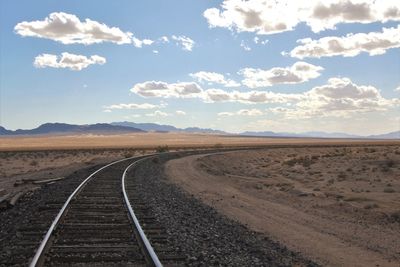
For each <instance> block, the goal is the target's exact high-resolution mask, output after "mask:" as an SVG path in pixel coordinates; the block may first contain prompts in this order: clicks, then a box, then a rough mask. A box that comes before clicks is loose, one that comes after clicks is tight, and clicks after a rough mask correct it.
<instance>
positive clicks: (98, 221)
mask: <svg viewBox="0 0 400 267" xmlns="http://www.w3.org/2000/svg"><path fill="white" fill-rule="evenodd" d="M150 157H154V155H149V156H142V157H133V158H127V159H122V160H118V161H114V162H112V163H110V164H107V165H105V166H103V167H101V168H100V169H98V170H96V171H95V172H93V173H92V174H91V175H89V176H88V177H87V178H86V179H85V180H84V181H83V182H82V183H81V184H79V186H78V187H77V188H76V189H75V191H74V192H73V193H72V194H71V195H70V196H69V197H68V199H67V200H66V202H65V203H64V205H63V207H62V208H61V210H60V211H59V212H58V214H57V216H56V217H55V219H54V221H53V223H52V224H51V226H50V228H49V229H48V230H47V232H46V235H45V236H44V238H43V240H42V242H41V243H40V245H39V247H38V249H37V251H36V253H35V255H34V257H33V258H32V261H31V263H30V265H29V266H31V267H35V266H157V267H158V266H163V264H162V263H161V261H163V260H164V259H165V260H166V262H167V264H166V265H180V264H179V261H184V258H183V257H180V256H179V255H174V254H173V249H171V248H165V247H163V244H165V242H164V237H163V231H162V227H159V226H157V227H153V226H152V225H154V222H153V221H154V218H152V217H151V215H148V214H147V213H146V207H144V205H142V206H141V207H138V208H137V212H138V214H139V216H138V215H137V214H136V213H135V212H136V210H135V207H132V205H131V203H130V197H132V196H128V193H127V190H126V187H125V184H126V182H127V181H126V176H127V173H128V171H129V170H130V169H131V168H132V167H134V166H135V165H136V164H138V163H139V162H141V161H143V160H145V159H148V158H150ZM141 220H143V222H144V225H146V229H145V231H144V230H143V229H142V227H141V224H140V221H141ZM146 231H147V233H149V234H150V238H149V239H150V240H149V239H148V238H147V236H146V234H145V232H146ZM153 241H154V242H153ZM158 241H159V242H158ZM151 243H155V245H156V246H157V250H159V251H161V252H163V253H162V258H160V259H159V257H158V256H157V254H156V252H155V250H154V249H153V247H152V244H151ZM160 260H161V261H160Z"/></svg>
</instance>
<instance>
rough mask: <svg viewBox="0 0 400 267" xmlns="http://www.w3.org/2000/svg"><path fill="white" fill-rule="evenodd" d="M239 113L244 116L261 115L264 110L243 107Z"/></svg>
mask: <svg viewBox="0 0 400 267" xmlns="http://www.w3.org/2000/svg"><path fill="white" fill-rule="evenodd" d="M237 114H238V115H242V116H260V115H262V114H263V113H262V111H261V110H259V109H255V108H253V109H241V110H239V111H238V112H237Z"/></svg>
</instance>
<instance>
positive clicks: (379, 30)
mask: <svg viewBox="0 0 400 267" xmlns="http://www.w3.org/2000/svg"><path fill="white" fill-rule="evenodd" d="M376 2H378V3H375V2H374V1H366V0H365V1H361V0H331V1H324V2H323V3H321V2H319V1H306V2H304V3H302V1H298V2H296V3H298V5H300V6H295V5H294V4H293V5H292V4H291V5H290V7H289V8H288V7H285V6H284V4H285V1H277V3H276V4H273V5H272V6H271V5H269V6H267V4H266V3H267V2H266V1H259V0H252V1H249V2H243V1H236V0H227V1H225V2H223V1H57V2H55V1H35V2H34V1H18V0H14V1H1V2H0V10H1V11H0V12H1V14H0V27H1V32H0V52H1V54H0V56H1V57H0V78H1V80H0V96H1V97H0V125H2V126H4V127H6V128H10V129H16V128H32V127H36V126H38V125H40V124H42V123H45V122H66V123H76V124H85V123H96V122H112V121H124V120H128V121H135V122H158V123H164V124H172V125H175V126H178V127H189V126H199V127H212V128H217V129H222V130H227V131H232V132H240V131H245V130H253V131H268V130H272V131H288V132H303V131H329V132H335V131H341V132H348V133H356V134H376V133H383V132H389V131H396V130H399V127H400V120H399V117H400V115H399V114H400V113H399V106H400V102H399V94H400V54H399V47H400V27H399V26H398V25H399V21H400V4H398V3H396V1H390V0H387V1H376ZM270 3H271V2H270ZM291 3H293V2H291ZM350 7H353V8H350ZM238 10H240V12H238ZM349 10H352V12H354V13H351V12H350V11H349ZM282 12H284V13H282ZM349 12H350V13H349ZM51 14H53V15H51ZM282 14H285V15H282ZM274 16H277V17H276V18H274ZM46 18H47V20H46ZM57 19H59V20H60V21H63V20H64V22H65V23H67V22H69V24H68V23H67V24H65V25H60V24H56V20H57ZM86 19H90V22H87V21H85V20H86ZM74 23H75V24H74ZM93 25H103V27H102V28H101V30H102V31H104V32H98V31H97V32H95V33H93V32H91V34H87V33H88V31H89V30H88V29H89V28H90V27H92V26H93ZM282 25H283V26H282ZM121 38H122V39H121ZM162 38H164V39H162ZM305 38H310V39H308V40H305V41H303V42H300V41H299V40H301V39H305ZM121 40H123V41H121ZM135 40H136V41H135ZM166 40H168V41H166ZM135 42H136V43H135ZM137 42H139V43H141V44H139V45H138V44H137ZM146 43H147V44H146ZM150 43H151V44H150ZM333 44H337V45H338V46H333ZM185 45H186V46H185ZM140 46H141V47H140ZM63 53H64V54H63ZM92 56H94V57H92ZM396 89H397V90H396Z"/></svg>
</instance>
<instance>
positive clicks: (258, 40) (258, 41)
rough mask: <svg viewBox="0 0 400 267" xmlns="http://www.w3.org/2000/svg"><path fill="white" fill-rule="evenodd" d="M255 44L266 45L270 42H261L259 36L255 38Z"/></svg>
mask: <svg viewBox="0 0 400 267" xmlns="http://www.w3.org/2000/svg"><path fill="white" fill-rule="evenodd" d="M253 41H254V43H255V44H261V45H266V44H267V43H268V42H269V41H268V40H261V39H260V38H259V37H258V36H255V37H254V39H253Z"/></svg>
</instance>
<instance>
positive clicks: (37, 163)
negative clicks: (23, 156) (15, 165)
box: [29, 160, 39, 166]
mask: <svg viewBox="0 0 400 267" xmlns="http://www.w3.org/2000/svg"><path fill="white" fill-rule="evenodd" d="M29 165H31V166H37V165H39V162H37V161H36V160H32V161H31V162H30V163H29Z"/></svg>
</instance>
